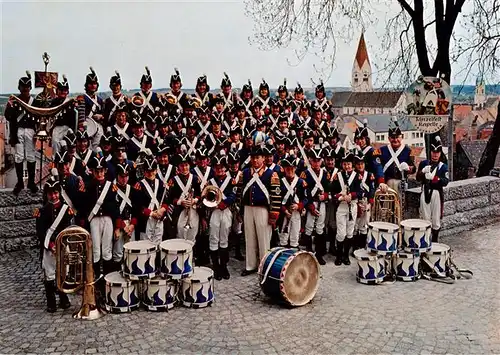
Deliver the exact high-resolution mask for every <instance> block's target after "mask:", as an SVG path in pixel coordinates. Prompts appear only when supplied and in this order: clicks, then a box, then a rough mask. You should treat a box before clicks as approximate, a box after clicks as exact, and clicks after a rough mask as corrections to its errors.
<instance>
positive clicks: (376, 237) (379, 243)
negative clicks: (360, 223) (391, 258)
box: [366, 222, 399, 255]
mask: <svg viewBox="0 0 500 355" xmlns="http://www.w3.org/2000/svg"><path fill="white" fill-rule="evenodd" d="M398 233H399V227H398V226H397V225H396V224H393V223H387V222H370V223H368V234H367V236H366V243H367V245H366V249H367V250H368V251H372V252H375V253H377V254H380V255H386V254H393V253H395V252H396V251H397V248H398Z"/></svg>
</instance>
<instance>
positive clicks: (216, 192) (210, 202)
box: [201, 185, 222, 208]
mask: <svg viewBox="0 0 500 355" xmlns="http://www.w3.org/2000/svg"><path fill="white" fill-rule="evenodd" d="M201 198H202V203H203V205H204V206H205V207H208V208H215V207H217V206H218V205H219V203H221V201H222V191H221V190H220V189H219V188H218V187H217V186H213V185H208V186H206V187H205V188H204V189H203V191H202V192H201Z"/></svg>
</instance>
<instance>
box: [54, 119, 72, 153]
mask: <svg viewBox="0 0 500 355" xmlns="http://www.w3.org/2000/svg"><path fill="white" fill-rule="evenodd" d="M68 130H69V127H68V126H65V125H64V126H55V127H54V129H53V130H52V154H53V155H54V156H56V154H57V153H58V152H59V151H60V150H61V142H62V141H63V140H64V136H65V135H66V133H67V132H68Z"/></svg>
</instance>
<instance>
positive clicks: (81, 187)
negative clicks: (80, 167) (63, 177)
mask: <svg viewBox="0 0 500 355" xmlns="http://www.w3.org/2000/svg"><path fill="white" fill-rule="evenodd" d="M78 191H80V192H85V184H84V183H83V180H82V178H81V177H78Z"/></svg>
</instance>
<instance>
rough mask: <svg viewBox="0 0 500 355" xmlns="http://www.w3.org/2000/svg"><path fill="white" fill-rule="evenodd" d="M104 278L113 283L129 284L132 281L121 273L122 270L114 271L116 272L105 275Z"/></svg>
mask: <svg viewBox="0 0 500 355" xmlns="http://www.w3.org/2000/svg"><path fill="white" fill-rule="evenodd" d="M104 280H106V282H108V283H113V284H128V283H130V281H129V280H127V279H126V278H124V277H123V276H122V274H120V272H118V271H114V272H111V273H109V274H107V275H106V276H104Z"/></svg>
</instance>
